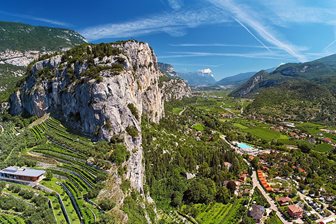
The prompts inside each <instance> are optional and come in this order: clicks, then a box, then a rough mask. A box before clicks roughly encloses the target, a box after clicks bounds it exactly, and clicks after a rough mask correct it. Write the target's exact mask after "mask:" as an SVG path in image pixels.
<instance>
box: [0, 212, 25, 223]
mask: <svg viewBox="0 0 336 224" xmlns="http://www.w3.org/2000/svg"><path fill="white" fill-rule="evenodd" d="M0 223H3V224H24V223H25V221H24V219H22V218H20V217H18V216H13V215H8V214H0Z"/></svg>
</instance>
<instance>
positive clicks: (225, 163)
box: [224, 162, 232, 170]
mask: <svg viewBox="0 0 336 224" xmlns="http://www.w3.org/2000/svg"><path fill="white" fill-rule="evenodd" d="M224 166H225V167H227V168H228V170H230V168H231V167H232V163H229V162H224Z"/></svg>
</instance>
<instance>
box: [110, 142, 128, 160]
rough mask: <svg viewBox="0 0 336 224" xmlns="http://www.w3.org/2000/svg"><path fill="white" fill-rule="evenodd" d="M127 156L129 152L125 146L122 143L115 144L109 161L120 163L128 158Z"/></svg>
mask: <svg viewBox="0 0 336 224" xmlns="http://www.w3.org/2000/svg"><path fill="white" fill-rule="evenodd" d="M129 156H130V153H129V152H128V151H127V149H126V146H124V145H122V144H117V145H116V148H115V149H114V150H113V152H112V154H111V161H112V162H115V163H117V164H118V165H120V164H122V163H123V162H124V161H126V160H128V158H129Z"/></svg>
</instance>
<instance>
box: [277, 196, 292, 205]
mask: <svg viewBox="0 0 336 224" xmlns="http://www.w3.org/2000/svg"><path fill="white" fill-rule="evenodd" d="M277 202H279V204H280V205H281V206H284V205H288V204H289V203H290V202H292V199H290V198H289V197H280V198H278V199H277Z"/></svg>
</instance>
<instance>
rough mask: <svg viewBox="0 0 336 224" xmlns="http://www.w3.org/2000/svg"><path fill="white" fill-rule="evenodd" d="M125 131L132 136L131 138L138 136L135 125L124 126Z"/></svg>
mask: <svg viewBox="0 0 336 224" xmlns="http://www.w3.org/2000/svg"><path fill="white" fill-rule="evenodd" d="M126 132H127V133H128V134H129V135H130V136H132V137H133V138H136V137H138V136H139V132H138V129H137V128H136V127H134V126H128V127H127V128H126Z"/></svg>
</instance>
